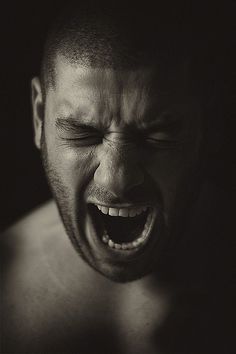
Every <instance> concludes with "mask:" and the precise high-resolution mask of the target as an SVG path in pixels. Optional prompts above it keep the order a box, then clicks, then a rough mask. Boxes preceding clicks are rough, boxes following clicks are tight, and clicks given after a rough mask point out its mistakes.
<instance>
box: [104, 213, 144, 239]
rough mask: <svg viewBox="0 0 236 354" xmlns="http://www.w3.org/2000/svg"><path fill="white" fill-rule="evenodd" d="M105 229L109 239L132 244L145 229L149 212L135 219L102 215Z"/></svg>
mask: <svg viewBox="0 0 236 354" xmlns="http://www.w3.org/2000/svg"><path fill="white" fill-rule="evenodd" d="M101 215H102V219H103V223H104V226H105V229H106V231H107V233H108V235H109V238H110V239H112V240H113V241H114V242H117V243H122V242H132V241H134V240H136V239H137V238H138V237H139V236H141V233H142V231H143V229H144V225H145V222H146V219H147V212H145V213H142V214H140V215H138V216H134V217H127V218H125V217H121V216H109V215H105V214H102V213H101Z"/></svg>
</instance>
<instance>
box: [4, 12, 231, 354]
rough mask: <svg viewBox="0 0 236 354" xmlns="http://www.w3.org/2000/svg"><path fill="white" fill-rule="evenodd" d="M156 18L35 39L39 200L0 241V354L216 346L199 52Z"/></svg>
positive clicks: (226, 340) (86, 22)
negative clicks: (41, 41) (44, 185)
mask: <svg viewBox="0 0 236 354" xmlns="http://www.w3.org/2000/svg"><path fill="white" fill-rule="evenodd" d="M68 13H69V12H68ZM143 16H145V15H144V14H143ZM155 16H156V17H155V21H154V22H153V19H152V18H151V17H150V20H149V21H147V23H145V25H144V24H143V23H141V22H139V21H138V20H137V19H136V18H135V19H132V20H131V19H130V18H128V15H127V18H128V20H126V17H125V16H121V17H119V14H115V15H114V12H113V18H112V19H111V18H110V14H109V13H107V14H106V13H103V14H101V13H100V12H97V13H96V15H95V16H94V15H93V14H92V15H91V16H90V14H86V17H83V14H81V13H80V14H79V15H78V14H77V13H76V11H73V14H71V13H70V14H69V15H68V14H67V15H66V14H64V17H63V19H61V18H60V19H59V20H58V21H57V22H56V24H55V25H54V27H53V29H52V31H51V32H50V34H49V37H48V41H47V44H46V46H45V53H44V57H43V63H42V71H41V75H40V77H35V78H33V80H32V104H33V119H34V131H35V144H36V146H37V147H38V149H39V150H40V152H41V156H42V160H43V164H44V167H45V171H46V175H47V178H48V181H49V185H50V187H51V190H52V194H53V197H54V199H53V201H50V202H48V203H47V204H46V205H43V206H42V207H40V208H38V209H37V210H35V211H34V212H32V213H31V214H30V215H28V216H26V217H25V218H24V219H23V220H21V221H19V222H18V223H17V224H15V225H14V226H12V227H11V228H10V229H8V230H7V231H6V232H5V234H4V235H3V237H2V250H3V256H4V257H3V265H2V273H3V275H2V289H3V290H2V294H1V307H2V312H3V317H2V320H1V331H2V343H1V353H3V354H7V353H9V354H10V353H11V354H13V353H14V354H20V353H21V354H54V353H55V354H60V353H66V354H75V353H76V354H77V353H81V354H86V353H104V354H105V353H114V354H115V353H119V354H126V353H127V354H128V353H137V354H141V353H147V354H153V353H160V354H174V353H181V354H192V353H195V354H202V353H207V354H209V353H221V354H224V353H225V354H229V353H231V349H232V343H233V341H232V343H231V342H230V338H231V339H232V338H233V336H232V335H231V334H232V333H231V332H230V330H232V328H233V327H232V322H231V319H232V318H233V316H232V317H230V312H231V311H232V307H231V304H232V303H233V302H231V296H232V289H231V288H230V285H232V282H231V275H230V271H229V270H231V269H232V268H231V266H232V263H231V257H230V249H232V247H231V244H230V241H229V240H228V239H227V237H226V236H225V235H228V234H230V227H229V225H230V223H229V220H230V211H229V210H230V208H229V203H228V199H227V195H225V193H223V192H222V191H220V189H217V187H216V186H215V185H214V183H210V178H209V173H208V172H209V161H210V158H211V156H212V155H213V154H214V153H215V151H217V149H218V148H219V144H218V141H219V139H217V137H218V133H219V132H218V129H217V127H218V123H217V119H216V116H215V117H212V116H213V114H211V115H210V114H209V104H208V103H209V96H210V94H209V92H210V93H211V91H210V90H211V86H210V84H211V83H212V82H211V80H210V79H209V77H210V75H212V72H211V71H210V70H209V67H207V60H208V61H209V62H210V61H211V58H210V57H209V56H208V55H209V54H207V53H204V51H203V48H202V52H201V53H200V52H199V48H197V42H196V43H191V41H188V39H189V38H192V37H191V36H192V35H193V34H191V36H190V35H189V33H187V31H186V29H185V30H184V29H182V32H181V28H179V31H174V30H173V29H175V25H176V23H173V18H172V17H171V16H170V18H169V19H168V20H166V19H165V21H163V18H162V16H161V15H160V14H159V15H157V14H156V15H155ZM158 16H159V17H158ZM157 17H158V18H157ZM78 18H79V19H78ZM137 18H138V16H137ZM144 18H145V17H144ZM135 20H136V22H135ZM176 21H177V20H176ZM158 25H159V27H158ZM171 26H173V28H172V27H171ZM179 26H180V24H179ZM188 35H189V37H188ZM192 44H193V45H192ZM201 45H203V44H202V43H201ZM208 46H209V43H208V44H207V46H206V47H205V50H206V48H207V47H208ZM199 54H201V55H199ZM200 57H204V60H202V61H201V60H200V59H199V58H200ZM203 63H204V64H205V67H204V65H203ZM211 113H212V112H211ZM209 126H210V127H211V129H209ZM222 206H223V208H222ZM219 215H220V216H221V217H220V218H219V217H218V216H219ZM226 215H227V218H228V219H227V223H225V222H224V220H226V217H225V216H226ZM227 228H228V229H227ZM222 235H224V240H222ZM222 290H223V291H222ZM232 299H233V297H232ZM232 353H234V351H232Z"/></svg>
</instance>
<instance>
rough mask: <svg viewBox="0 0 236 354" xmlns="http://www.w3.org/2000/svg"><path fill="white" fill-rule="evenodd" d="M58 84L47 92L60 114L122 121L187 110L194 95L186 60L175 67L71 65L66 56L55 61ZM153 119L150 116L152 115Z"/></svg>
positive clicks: (58, 57)
mask: <svg viewBox="0 0 236 354" xmlns="http://www.w3.org/2000/svg"><path fill="white" fill-rule="evenodd" d="M55 73H56V76H55V86H54V88H53V89H52V90H50V92H49V93H48V95H49V96H50V99H51V101H53V103H54V107H55V109H56V110H57V112H58V113H60V114H61V115H63V114H67V115H69V114H70V113H71V114H73V112H74V111H78V112H79V113H80V115H87V116H98V113H99V114H100V113H102V116H103V117H104V119H105V116H107V117H108V116H116V117H117V116H118V115H119V117H120V118H121V119H123V120H127V119H128V120H129V119H133V118H135V119H137V118H143V117H145V119H147V116H149V117H151V114H150V115H149V113H150V112H151V111H153V110H155V113H156V112H157V111H162V110H168V109H169V108H170V107H171V109H177V110H178V109H180V110H182V112H183V111H184V110H186V109H187V110H188V108H189V105H190V104H191V103H192V102H193V101H194V98H193V97H192V95H191V94H190V91H189V90H188V72H187V69H186V66H185V65H184V63H183V66H182V67H178V70H177V69H176V68H174V67H169V68H164V69H163V68H158V66H157V67H154V66H150V67H138V68H137V69H135V70H127V69H115V68H107V67H99V68H98V67H97V68H94V67H91V66H89V65H85V64H84V63H83V64H80V63H76V64H71V63H70V62H68V61H67V60H66V59H65V58H64V57H62V56H59V55H58V56H57V58H56V61H55ZM150 119H151V118H150Z"/></svg>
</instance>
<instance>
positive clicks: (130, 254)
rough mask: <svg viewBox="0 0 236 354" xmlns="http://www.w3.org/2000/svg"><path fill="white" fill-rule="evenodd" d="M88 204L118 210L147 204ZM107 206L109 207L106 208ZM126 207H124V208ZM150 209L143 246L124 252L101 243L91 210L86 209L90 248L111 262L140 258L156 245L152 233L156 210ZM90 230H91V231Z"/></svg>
mask: <svg viewBox="0 0 236 354" xmlns="http://www.w3.org/2000/svg"><path fill="white" fill-rule="evenodd" d="M90 204H95V206H96V205H102V206H106V207H112V206H114V207H118V205H119V207H120V208H122V207H123V208H124V207H126V208H127V207H128V206H127V205H129V206H130V207H131V205H132V207H134V206H135V207H137V205H139V206H147V204H144V203H142V204H104V203H99V204H98V203H90ZM108 205H109V206H108ZM124 205H126V206H124ZM151 208H152V221H151V223H150V226H149V230H148V233H147V239H146V241H145V243H144V244H142V245H141V246H140V247H137V248H134V249H126V250H122V249H116V248H110V247H108V246H107V245H106V244H105V243H104V242H103V241H102V236H101V235H99V234H98V231H97V228H96V226H95V224H94V215H92V212H91V210H89V209H90V208H88V217H89V220H88V225H89V228H90V232H89V233H88V234H87V237H88V241H89V243H90V245H91V246H92V248H93V249H94V251H95V252H96V253H97V252H99V254H100V256H105V258H111V260H116V261H119V260H120V261H122V260H126V261H130V260H133V259H135V258H137V257H139V256H141V255H142V254H144V253H145V252H146V250H147V248H149V249H151V248H152V245H153V243H156V237H153V235H152V232H153V229H154V225H155V223H156V219H157V214H158V213H157V209H156V208H154V207H153V206H152V207H151ZM91 228H92V229H91Z"/></svg>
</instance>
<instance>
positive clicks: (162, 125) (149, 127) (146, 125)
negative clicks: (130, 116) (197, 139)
mask: <svg viewBox="0 0 236 354" xmlns="http://www.w3.org/2000/svg"><path fill="white" fill-rule="evenodd" d="M182 125H183V119H181V118H167V117H165V118H164V117H160V118H157V119H156V120H152V121H150V122H139V124H138V128H139V129H141V130H144V131H145V132H146V133H150V132H152V131H156V130H169V131H172V132H176V131H178V130H179V129H180V128H181V127H182Z"/></svg>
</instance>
